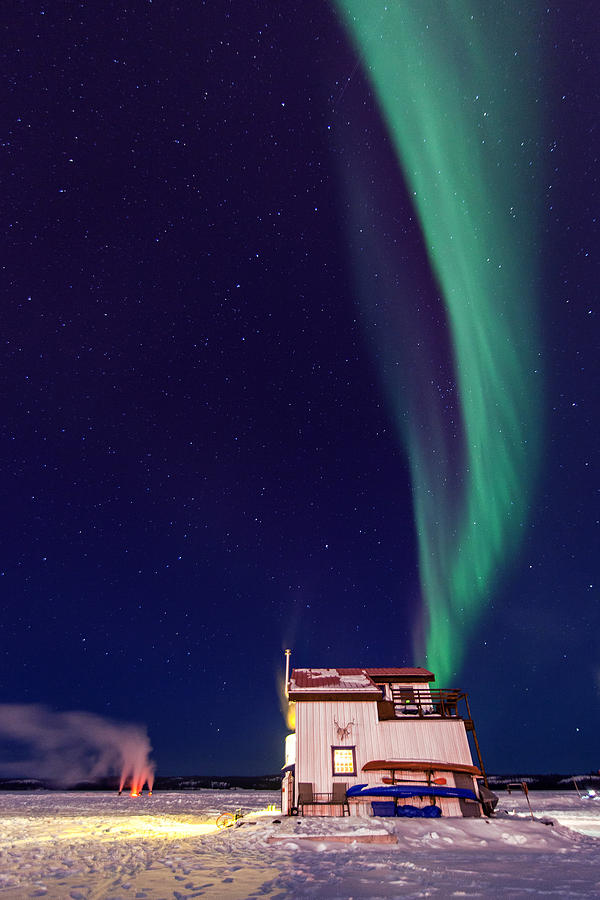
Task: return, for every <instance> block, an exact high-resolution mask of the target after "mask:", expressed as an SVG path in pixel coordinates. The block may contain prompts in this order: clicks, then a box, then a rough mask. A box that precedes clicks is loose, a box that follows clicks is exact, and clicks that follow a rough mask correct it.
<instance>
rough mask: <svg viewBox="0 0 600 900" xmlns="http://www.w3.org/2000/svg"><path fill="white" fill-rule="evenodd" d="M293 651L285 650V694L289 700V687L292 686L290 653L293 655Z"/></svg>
mask: <svg viewBox="0 0 600 900" xmlns="http://www.w3.org/2000/svg"><path fill="white" fill-rule="evenodd" d="M291 653H292V651H291V650H286V651H285V696H286V699H288V700H289V696H290V690H289V688H290V655H291Z"/></svg>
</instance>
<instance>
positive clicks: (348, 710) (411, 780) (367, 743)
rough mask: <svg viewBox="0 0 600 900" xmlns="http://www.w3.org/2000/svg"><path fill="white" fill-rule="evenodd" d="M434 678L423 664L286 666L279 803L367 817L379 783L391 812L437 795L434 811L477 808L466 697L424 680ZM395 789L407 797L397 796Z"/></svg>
mask: <svg viewBox="0 0 600 900" xmlns="http://www.w3.org/2000/svg"><path fill="white" fill-rule="evenodd" d="M434 680H435V676H434V675H433V674H432V673H431V672H428V671H427V670H426V669H422V668H387V669H386V668H379V669H294V670H293V671H292V673H291V677H289V680H288V682H287V694H288V700H289V702H290V704H293V705H294V706H295V733H294V734H290V735H289V736H288V738H287V741H286V764H285V767H284V778H283V785H282V812H283V813H284V814H285V813H288V814H298V813H299V814H301V815H344V814H346V813H352V814H355V815H356V814H358V815H363V816H368V815H372V814H373V809H374V807H373V806H372V803H373V800H374V799H376V798H377V793H376V792H377V791H379V790H381V791H382V794H381V797H383V798H385V796H386V793H385V791H386V790H387V792H388V794H392V795H395V796H394V797H393V800H394V807H395V810H396V812H395V814H397V815H398V814H402V812H403V811H402V810H400V811H398V807H399V806H402V805H404V804H410V805H411V806H412V808H413V810H414V808H415V807H416V808H417V809H419V810H420V808H422V807H425V806H426V805H430V806H431V805H432V804H436V805H437V806H438V810H437V811H436V813H435V814H437V815H439V814H440V811H441V814H442V815H443V816H479V815H481V804H480V802H478V799H477V798H479V796H480V795H479V792H478V785H477V778H479V777H481V776H482V775H483V777H484V778H485V775H484V773H483V771H482V769H483V767H482V763H481V757H480V754H479V746H478V744H477V737H476V734H475V728H474V725H473V721H472V719H471V715H470V711H469V705H468V699H467V696H466V694H465V693H463V692H462V691H459V690H443V689H439V688H433V687H431V682H432V681H434ZM469 734H471V735H472V736H473V743H474V747H475V752H476V754H477V759H478V763H479V765H474V763H473V758H472V755H471V747H470V744H469V737H468V735H469ZM358 785H366V790H368V791H369V794H370V795H369V796H365V795H364V790H365V789H363V788H360V787H356V786H358ZM411 788H414V791H412V792H411ZM371 789H372V790H371ZM419 789H421V790H422V791H423V793H422V794H421V795H419V794H418V793H416V791H417V790H419ZM347 791H348V794H347V793H346V792H347ZM353 791H354V792H357V791H358V792H361V791H362V792H363V795H360V796H350V795H351V794H352V793H353ZM403 791H407V792H408V793H409V794H410V796H407V797H404V796H398V794H401V793H402V792H403ZM434 792H438V793H434ZM461 794H462V796H460V795H461ZM388 806H389V803H388ZM404 812H406V813H408V812H409V810H408V809H407V810H404ZM428 812H431V810H429V811H428ZM386 814H387V813H386ZM392 814H394V813H392ZM414 814H417V813H414ZM419 814H420V813H419ZM423 814H425V813H423Z"/></svg>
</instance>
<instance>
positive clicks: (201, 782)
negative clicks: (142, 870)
mask: <svg viewBox="0 0 600 900" xmlns="http://www.w3.org/2000/svg"><path fill="white" fill-rule="evenodd" d="M280 786H281V775H162V776H161V775H158V776H157V777H156V778H155V779H154V790H155V791H198V790H201V789H206V788H212V789H213V790H221V791H223V790H228V789H233V788H237V789H240V788H244V789H246V790H253V791H278V790H279V788H280ZM118 789H119V779H118V777H114V778H99V779H97V780H96V781H82V782H79V783H78V784H73V785H64V784H54V783H50V782H45V781H42V780H41V779H37V778H0V791H39V790H59V791H65V790H67V791H117V790H118Z"/></svg>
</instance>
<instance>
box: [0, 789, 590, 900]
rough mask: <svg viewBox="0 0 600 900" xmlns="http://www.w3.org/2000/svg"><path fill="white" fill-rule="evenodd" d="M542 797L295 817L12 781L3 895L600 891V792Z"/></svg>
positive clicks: (165, 796) (227, 797)
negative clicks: (436, 813) (377, 815)
mask: <svg viewBox="0 0 600 900" xmlns="http://www.w3.org/2000/svg"><path fill="white" fill-rule="evenodd" d="M530 800H531V805H532V808H533V812H534V815H535V816H536V820H535V821H532V819H531V816H530V814H529V810H528V807H527V803H526V800H525V798H524V796H523V795H522V794H519V795H517V794H512V795H508V794H506V793H501V794H500V803H499V807H498V809H499V814H498V815H497V816H496V817H495V818H494V819H492V820H487V819H433V820H425V819H368V820H365V819H357V818H353V817H352V818H350V819H349V818H345V819H323V818H310V819H309V818H306V819H302V818H299V819H296V818H281V817H280V816H278V815H277V814H276V813H274V812H273V811H272V810H271V811H270V812H266V813H264V814H262V815H261V814H259V811H260V810H262V809H264V808H265V807H267V806H269V805H270V804H276V803H278V801H279V794H278V793H269V792H265V791H231V790H229V791H208V790H206V791H194V792H190V793H155V794H154V795H153V796H152V797H148V796H144V797H142V798H141V799H137V800H133V799H131V798H129V797H128V796H125V795H123V796H121V797H119V796H118V795H116V794H114V793H113V794H108V793H53V792H35V793H29V792H23V793H8V792H6V793H4V792H0V900H4V898H14V900H17V898H18V900H25V898H29V897H47V898H53V900H117V898H119V900H123V898H127V900H133V898H136V900H146V898H147V900H159V898H173V900H184V898H192V897H205V898H213V900H216V898H219V900H242V898H249V897H263V896H268V897H270V898H272V900H277V898H296V897H299V898H303V897H306V898H319V900H320V898H340V900H350V898H353V900H363V898H392V897H437V898H445V897H484V898H489V897H500V896H502V897H525V896H528V897H529V896H531V895H536V894H544V895H552V896H563V897H598V896H600V799H598V800H581V799H579V798H578V796H577V794H576V793H575V791H573V792H562V793H559V792H556V793H555V792H552V793H551V792H539V793H538V792H536V793H531V794H530ZM236 807H241V808H242V810H243V811H244V812H245V813H246V815H245V816H244V818H243V819H241V820H240V823H238V826H237V827H233V828H229V829H225V830H219V831H217V830H216V829H215V828H214V822H215V819H216V817H217V815H218V814H219V813H221V812H223V811H226V810H234V809H235V808H236ZM550 821H553V822H554V823H555V824H545V823H549V822H550ZM340 839H341V840H340ZM366 839H370V840H371V841H373V842H371V843H366V842H365V840H366ZM383 841H386V842H385V843H384V842H383Z"/></svg>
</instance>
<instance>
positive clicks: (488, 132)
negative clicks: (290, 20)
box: [337, 0, 542, 684]
mask: <svg viewBox="0 0 600 900" xmlns="http://www.w3.org/2000/svg"><path fill="white" fill-rule="evenodd" d="M337 6H338V9H339V11H340V14H341V16H342V18H343V20H344V22H345V24H346V27H347V29H348V31H349V33H350V35H351V37H352V39H353V42H354V44H355V47H356V52H357V54H358V59H359V60H360V61H361V63H362V67H363V69H364V71H365V72H366V73H367V75H368V77H369V79H370V82H371V85H372V88H373V90H374V94H375V96H376V98H377V101H378V104H379V108H380V112H381V115H382V118H383V120H384V122H385V124H386V126H387V129H388V132H389V135H390V137H391V140H392V142H393V147H394V150H395V154H396V156H397V159H398V162H399V164H400V166H401V169H402V172H403V175H404V178H405V180H406V183H407V185H408V187H409V189H410V191H411V193H412V194H413V204H414V208H415V210H416V213H417V216H418V219H419V224H420V228H421V232H422V235H423V239H424V242H425V246H426V248H427V253H428V256H429V261H430V265H431V267H432V270H433V272H434V274H435V278H436V280H437V283H438V286H439V290H440V292H441V295H442V299H443V303H444V307H445V315H446V322H447V327H448V329H449V335H448V340H449V344H450V347H451V350H452V364H453V369H454V379H455V384H456V395H457V397H458V400H459V410H460V416H461V423H460V427H461V435H460V440H461V442H462V445H461V446H462V449H461V453H460V457H459V458H460V465H459V466H458V467H457V466H456V464H455V461H451V460H450V459H449V458H448V454H447V453H446V450H445V446H447V443H448V440H449V438H448V434H444V432H445V431H446V430H447V429H448V423H446V422H444V421H443V420H440V416H439V412H438V411H436V410H433V409H431V410H430V411H429V414H428V411H427V410H420V415H419V416H418V417H415V416H414V415H410V413H409V414H408V415H407V414H406V409H407V407H408V408H410V402H411V401H410V400H407V397H406V395H405V393H404V390H403V388H401V387H400V386H399V383H398V382H396V381H394V380H393V379H392V380H391V379H390V374H389V373H390V368H389V367H388V369H387V370H386V368H385V366H384V375H383V377H384V381H385V382H386V383H385V389H386V392H387V395H388V398H389V400H390V403H391V404H392V407H393V410H394V419H395V421H396V424H397V426H398V429H399V431H400V434H401V437H402V441H403V443H404V445H405V448H406V452H407V454H408V458H409V464H410V470H411V480H412V491H413V498H414V510H415V519H416V530H417V535H418V545H419V573H420V581H421V592H422V596H423V599H424V606H425V608H424V609H423V620H422V623H421V628H420V629H419V627H417V628H416V636H415V654H416V657H417V660H418V659H419V658H420V657H421V654H422V653H423V650H425V652H426V654H427V665H428V666H429V667H430V668H432V670H433V671H434V672H435V673H436V676H437V679H438V682H439V683H442V684H443V683H444V682H445V681H446V679H448V678H449V676H452V675H454V674H455V673H456V671H457V669H458V667H459V666H460V664H461V661H462V659H463V656H464V653H465V649H466V642H467V638H468V636H469V635H470V634H471V633H472V631H473V628H474V626H475V624H476V623H477V621H478V620H479V618H480V616H481V614H482V612H483V609H484V608H485V606H486V605H487V604H488V603H489V602H490V600H491V598H492V596H493V591H494V587H495V585H497V583H498V581H499V579H500V577H501V575H502V573H503V570H504V569H505V568H506V564H507V562H508V561H509V560H510V558H511V556H512V554H513V553H514V551H515V549H516V548H517V546H518V544H519V540H520V536H521V534H522V529H523V528H524V527H525V526H526V523H527V519H528V505H529V503H530V500H531V497H532V489H533V485H534V481H535V475H536V470H537V462H538V452H539V445H540V439H541V422H540V407H541V402H540V395H541V392H542V373H541V371H540V358H539V357H540V347H539V340H538V335H537V326H536V321H537V307H538V301H539V293H540V288H539V272H538V269H539V265H538V262H537V260H536V252H535V250H534V248H535V246H536V243H537V234H538V231H539V215H538V210H537V208H538V200H537V197H538V194H539V192H538V186H537V185H538V178H539V174H540V173H539V172H538V171H536V168H537V167H536V162H535V160H536V157H535V147H536V144H537V142H538V141H539V137H540V131H541V123H540V121H539V118H540V117H539V115H538V113H537V108H538V104H537V103H536V91H538V90H539V77H538V68H539V65H538V61H537V60H536V59H535V58H533V55H532V51H530V50H529V49H528V48H529V46H531V45H532V44H533V42H532V41H531V35H532V29H535V28H537V27H538V20H539V10H538V9H537V8H536V7H537V5H536V4H529V5H528V9H524V8H520V9H518V8H517V6H516V4H513V3H511V2H509V3H506V4H502V5H500V6H496V5H494V23H493V28H492V26H491V24H490V22H488V21H486V9H485V6H484V5H482V4H477V3H474V2H472V3H468V2H460V0H454V2H452V0H419V2H418V3H416V2H398V0H387V2H385V0H368V2H365V0H338V3H337ZM499 20H502V25H501V27H498V21H499ZM397 290H398V294H397V296H392V297H389V298H388V300H389V302H391V303H397V304H403V305H404V306H405V307H406V306H407V305H410V302H411V298H410V297H407V296H406V293H405V289H404V291H403V290H402V288H398V289H397ZM382 352H383V353H385V348H384V349H383V351H382ZM425 367H426V366H425ZM430 374H431V378H432V379H433V378H434V377H435V376H434V373H433V372H432V373H430ZM403 378H404V382H406V379H407V378H408V380H410V378H411V375H410V373H408V374H407V373H406V372H405V373H404V375H403ZM414 378H418V376H416V375H415V376H414ZM409 393H412V397H413V400H412V402H413V403H414V402H415V398H416V397H418V396H419V393H420V391H419V384H418V383H417V381H414V382H413V384H412V386H411V387H409ZM421 396H422V397H425V398H426V394H421ZM417 402H418V401H417ZM423 402H424V403H426V402H427V401H426V399H425V400H424V401H423ZM424 423H425V424H424ZM419 632H421V633H422V634H423V636H424V637H420V636H419ZM423 640H424V644H425V646H424V647H423Z"/></svg>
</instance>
